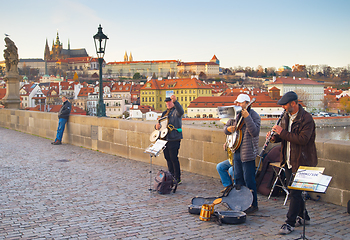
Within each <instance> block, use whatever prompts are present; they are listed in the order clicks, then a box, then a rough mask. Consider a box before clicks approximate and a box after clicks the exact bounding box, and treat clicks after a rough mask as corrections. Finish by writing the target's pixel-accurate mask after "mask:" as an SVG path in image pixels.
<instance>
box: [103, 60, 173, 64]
mask: <svg viewBox="0 0 350 240" xmlns="http://www.w3.org/2000/svg"><path fill="white" fill-rule="evenodd" d="M171 62H173V63H177V62H178V61H177V60H160V61H155V60H153V61H131V62H130V61H125V62H109V63H107V65H118V64H130V63H171Z"/></svg>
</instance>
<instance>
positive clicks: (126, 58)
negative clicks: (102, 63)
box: [124, 51, 128, 62]
mask: <svg viewBox="0 0 350 240" xmlns="http://www.w3.org/2000/svg"><path fill="white" fill-rule="evenodd" d="M127 61H128V54H127V53H126V51H125V55H124V62H127Z"/></svg>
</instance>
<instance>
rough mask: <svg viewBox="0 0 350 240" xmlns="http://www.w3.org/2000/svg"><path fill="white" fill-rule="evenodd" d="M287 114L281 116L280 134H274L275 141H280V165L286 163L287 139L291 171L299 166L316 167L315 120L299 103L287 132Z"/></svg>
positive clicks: (294, 170)
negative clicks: (296, 112) (289, 129)
mask: <svg viewBox="0 0 350 240" xmlns="http://www.w3.org/2000/svg"><path fill="white" fill-rule="evenodd" d="M288 124H289V115H288V114H287V113H286V114H284V116H283V117H282V120H281V127H282V128H283V130H282V132H281V134H280V135H275V136H274V138H273V139H275V142H281V147H282V148H281V157H280V161H281V165H283V164H285V163H286V149H287V141H288V142H290V163H291V165H292V171H293V172H296V171H297V170H298V168H299V166H309V167H316V165H317V162H318V160H317V153H316V145H315V138H316V132H315V122H314V120H313V118H312V116H311V114H310V113H308V112H307V111H305V110H304V108H303V107H302V106H301V105H300V104H299V112H298V115H297V116H296V118H295V119H294V121H293V123H292V127H291V132H288Z"/></svg>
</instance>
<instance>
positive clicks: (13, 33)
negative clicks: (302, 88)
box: [0, 0, 350, 69]
mask: <svg viewBox="0 0 350 240" xmlns="http://www.w3.org/2000/svg"><path fill="white" fill-rule="evenodd" d="M0 5H1V9H2V11H1V14H0V29H1V31H2V33H1V32H0V34H2V36H3V38H5V35H4V34H8V35H10V36H9V37H10V39H11V40H12V41H14V42H15V44H16V46H17V48H18V54H19V57H20V58H44V49H45V43H46V40H47V41H48V43H49V47H50V49H51V47H52V42H53V41H54V40H55V39H56V34H57V31H58V33H59V38H60V41H61V43H63V48H64V49H67V48H68V40H69V41H70V48H71V49H78V48H85V49H86V50H87V53H88V54H89V56H93V57H96V50H95V46H94V41H93V35H95V34H96V33H97V28H98V26H99V24H101V26H102V28H103V33H105V34H106V35H107V36H108V38H109V40H108V41H107V46H106V53H105V60H106V61H107V62H114V61H123V58H124V54H125V52H127V54H128V55H129V54H130V52H131V54H132V56H133V59H134V61H146V60H181V61H184V62H195V61H196V62H205V61H210V59H211V58H212V57H213V55H214V54H215V55H216V56H217V58H218V59H219V60H220V66H221V67H225V68H229V67H233V68H234V67H238V66H242V67H247V66H250V67H252V68H255V69H256V68H257V67H258V66H259V65H261V66H263V67H264V68H267V67H275V68H278V67H280V66H282V65H287V66H289V67H292V66H293V65H294V64H303V65H316V64H318V65H323V64H326V65H329V66H331V67H345V66H347V65H348V64H350V14H349V10H350V1H349V0H332V1H329V0H294V1H287V0H271V1H267V0H265V1H263V0H244V1H242V0H217V1H212V0H210V1H208V0H177V1H170V0H124V1H120V0H104V1H96V0H70V1H69V0H60V1H50V0H31V1H28V0H11V1H5V0H1V2H0ZM2 46H3V49H5V41H3V45H2ZM3 60H4V58H3V50H2V54H1V57H0V61H3Z"/></svg>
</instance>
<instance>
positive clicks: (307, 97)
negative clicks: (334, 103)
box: [295, 89, 312, 107]
mask: <svg viewBox="0 0 350 240" xmlns="http://www.w3.org/2000/svg"><path fill="white" fill-rule="evenodd" d="M295 93H296V94H297V95H298V99H299V100H301V101H302V102H303V103H304V104H305V105H306V107H310V103H311V99H312V95H311V94H310V93H308V92H306V91H305V90H303V89H296V90H295Z"/></svg>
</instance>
